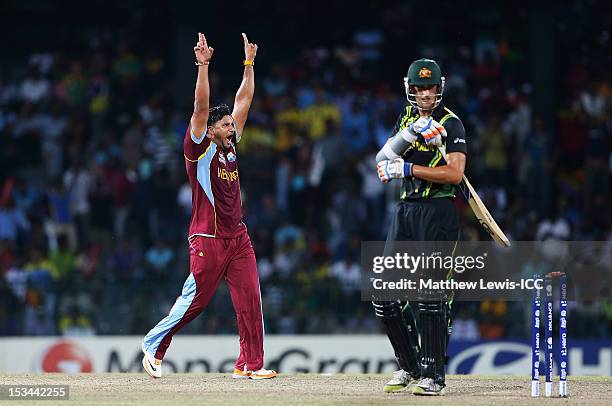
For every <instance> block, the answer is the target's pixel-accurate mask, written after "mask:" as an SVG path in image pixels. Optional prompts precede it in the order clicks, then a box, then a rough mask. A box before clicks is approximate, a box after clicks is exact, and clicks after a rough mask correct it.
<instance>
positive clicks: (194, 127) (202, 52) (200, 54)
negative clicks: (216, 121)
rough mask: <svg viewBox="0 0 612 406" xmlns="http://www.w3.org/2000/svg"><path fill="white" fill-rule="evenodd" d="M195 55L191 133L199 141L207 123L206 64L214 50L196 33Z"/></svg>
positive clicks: (207, 90)
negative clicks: (196, 77)
mask: <svg viewBox="0 0 612 406" xmlns="http://www.w3.org/2000/svg"><path fill="white" fill-rule="evenodd" d="M193 52H194V53H195V58H196V61H195V64H196V65H197V66H198V79H197V80H196V87H195V98H194V102H193V114H192V115H191V132H192V133H193V135H194V136H195V137H196V138H197V139H200V138H202V136H203V135H204V133H205V131H206V123H207V121H208V110H209V108H210V106H209V101H208V99H209V96H210V86H209V84H208V64H209V63H210V59H211V58H212V55H213V52H214V49H213V48H212V47H209V46H208V43H207V42H206V37H205V36H204V34H202V33H198V43H197V44H196V46H195V47H193Z"/></svg>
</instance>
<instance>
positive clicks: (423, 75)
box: [419, 67, 431, 79]
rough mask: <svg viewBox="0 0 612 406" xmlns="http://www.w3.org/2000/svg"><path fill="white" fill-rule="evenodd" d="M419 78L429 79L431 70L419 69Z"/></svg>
mask: <svg viewBox="0 0 612 406" xmlns="http://www.w3.org/2000/svg"><path fill="white" fill-rule="evenodd" d="M419 77H420V78H421V79H425V78H430V77H431V70H430V69H428V68H425V67H423V68H421V69H420V70H419Z"/></svg>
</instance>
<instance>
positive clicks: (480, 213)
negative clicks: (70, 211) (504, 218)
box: [438, 147, 510, 247]
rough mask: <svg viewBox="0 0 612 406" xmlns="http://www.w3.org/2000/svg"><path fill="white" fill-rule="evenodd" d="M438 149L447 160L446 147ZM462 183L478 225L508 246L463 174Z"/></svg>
mask: <svg viewBox="0 0 612 406" xmlns="http://www.w3.org/2000/svg"><path fill="white" fill-rule="evenodd" d="M438 149H439V150H440V153H441V154H442V156H443V157H444V160H445V161H447V162H448V160H447V159H446V151H445V150H446V148H443V147H442V148H441V147H438ZM463 183H464V185H465V187H466V188H467V190H468V195H467V196H466V199H467V201H468V204H469V205H470V207H471V208H472V211H473V212H474V214H475V215H476V218H477V219H478V221H479V222H480V225H481V226H482V227H483V228H484V229H485V231H486V232H487V233H489V235H490V236H491V237H492V238H493V239H494V240H495V241H497V242H498V243H500V244H501V245H503V246H504V247H509V246H510V241H509V240H508V237H506V234H504V232H503V231H502V230H501V228H499V226H498V225H497V223H496V222H495V219H494V218H493V216H491V213H489V210H488V209H487V206H485V205H484V203H483V202H482V200H480V196H478V193H476V190H475V189H474V187H473V186H472V184H471V183H470V181H469V180H468V178H467V176H465V175H463Z"/></svg>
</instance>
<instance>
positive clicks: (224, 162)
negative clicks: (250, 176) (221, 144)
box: [219, 152, 227, 165]
mask: <svg viewBox="0 0 612 406" xmlns="http://www.w3.org/2000/svg"><path fill="white" fill-rule="evenodd" d="M219 162H221V163H222V164H223V165H225V164H226V163H227V162H226V161H225V155H224V154H223V152H220V153H219Z"/></svg>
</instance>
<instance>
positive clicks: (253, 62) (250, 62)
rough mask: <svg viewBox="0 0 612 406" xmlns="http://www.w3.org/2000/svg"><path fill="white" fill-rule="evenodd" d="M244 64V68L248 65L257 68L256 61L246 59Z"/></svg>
mask: <svg viewBox="0 0 612 406" xmlns="http://www.w3.org/2000/svg"><path fill="white" fill-rule="evenodd" d="M242 64H243V65H244V66H247V65H251V66H255V61H248V60H246V59H245V60H244V62H242Z"/></svg>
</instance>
